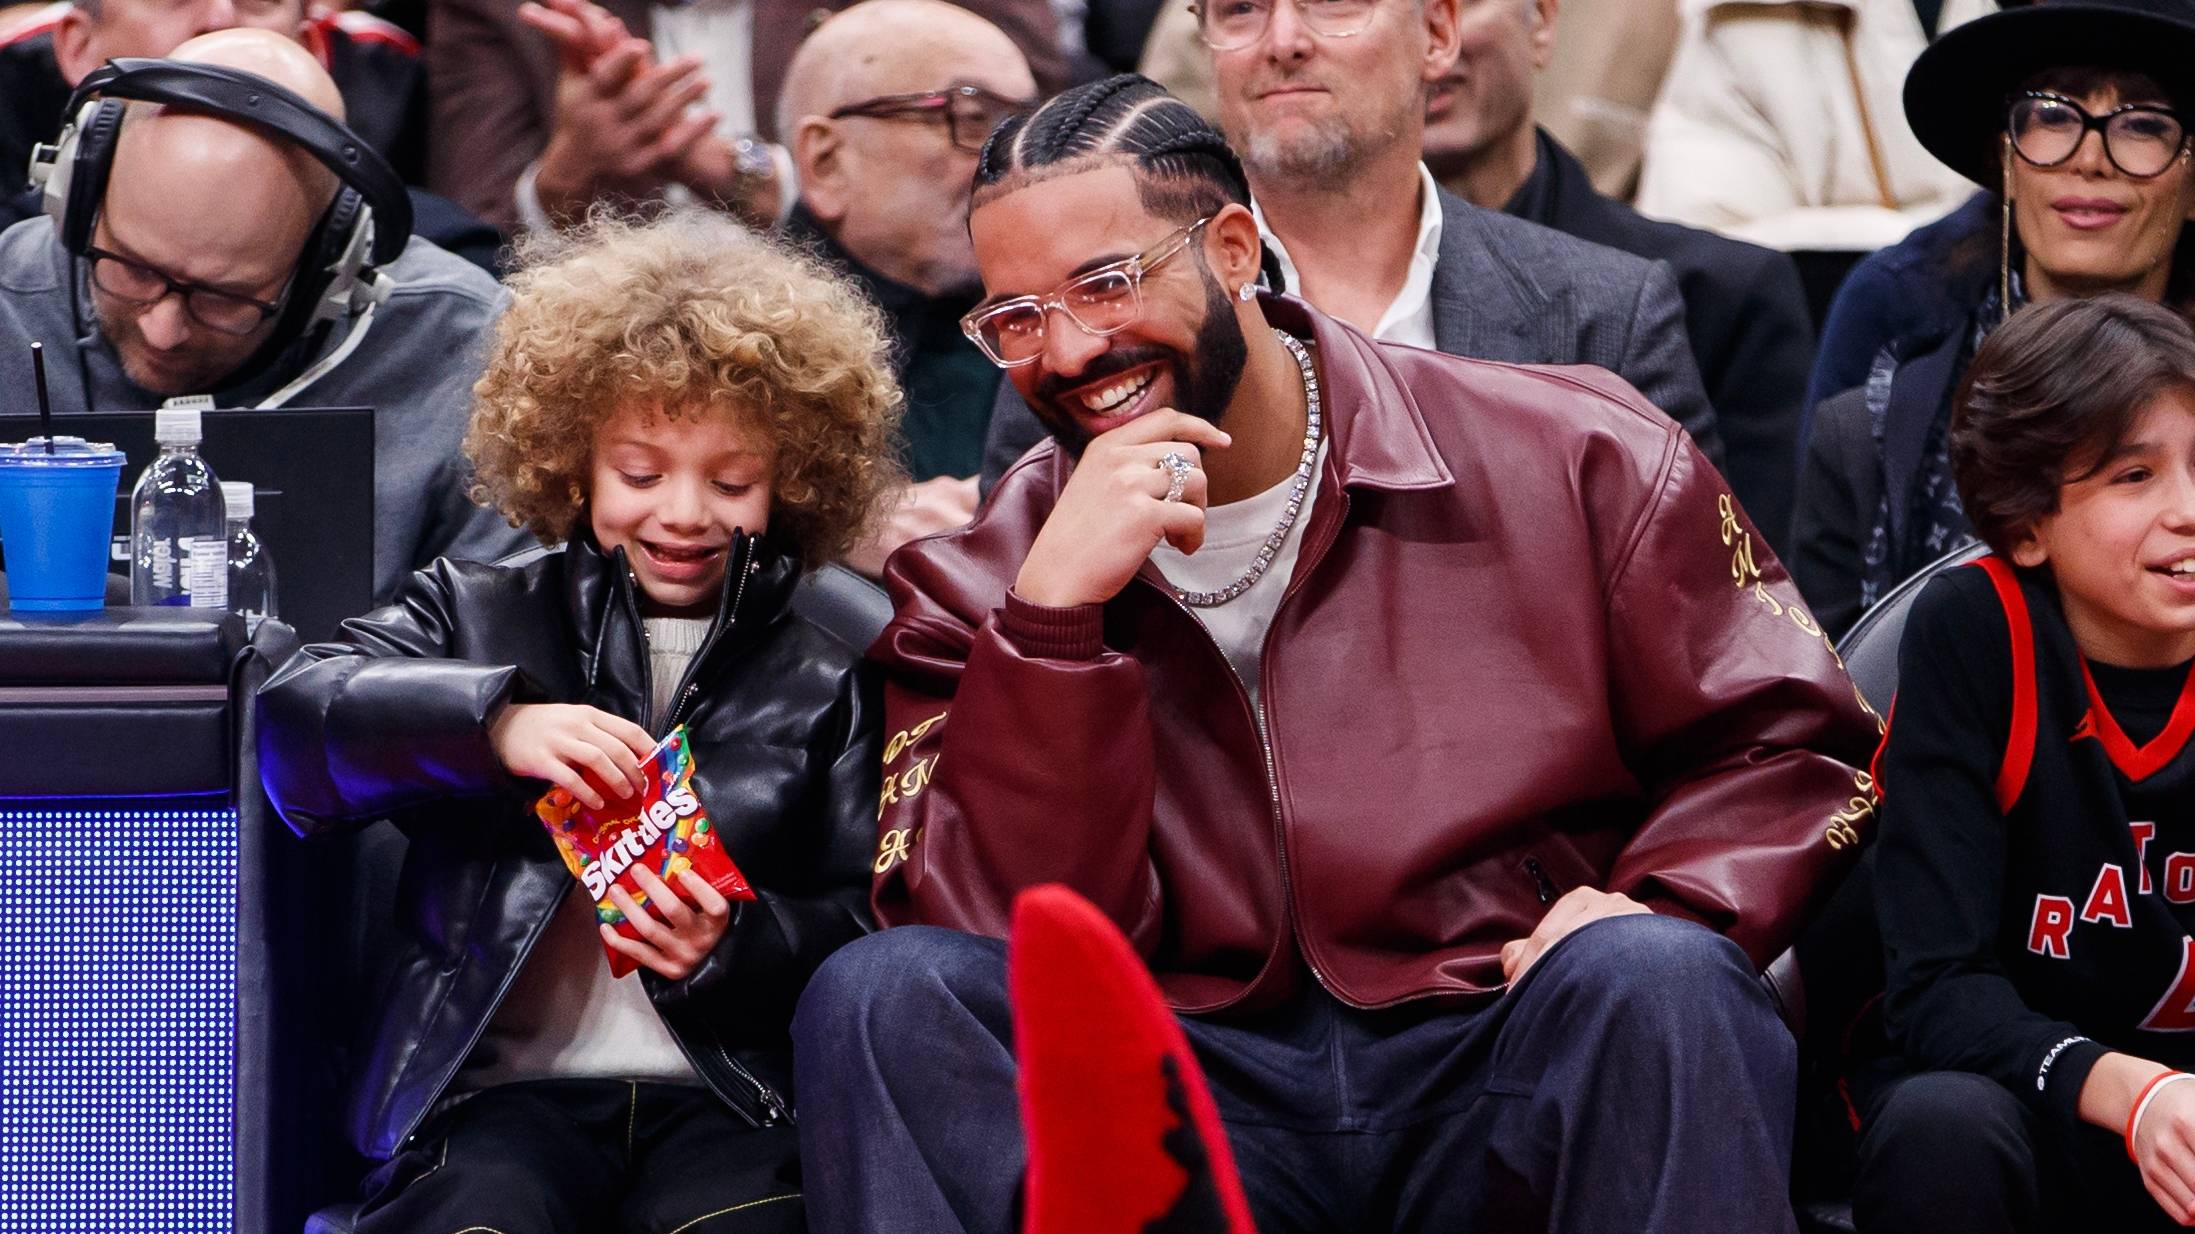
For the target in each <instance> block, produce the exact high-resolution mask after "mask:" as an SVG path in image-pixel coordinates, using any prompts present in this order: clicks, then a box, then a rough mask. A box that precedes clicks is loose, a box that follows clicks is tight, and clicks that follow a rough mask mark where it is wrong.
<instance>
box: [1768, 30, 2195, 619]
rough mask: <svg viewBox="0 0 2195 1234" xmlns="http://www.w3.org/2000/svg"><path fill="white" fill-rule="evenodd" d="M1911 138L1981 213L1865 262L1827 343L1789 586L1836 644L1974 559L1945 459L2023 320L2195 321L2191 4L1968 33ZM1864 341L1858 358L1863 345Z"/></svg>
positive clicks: (1921, 77) (1924, 76)
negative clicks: (2162, 307)
mask: <svg viewBox="0 0 2195 1234" xmlns="http://www.w3.org/2000/svg"><path fill="white" fill-rule="evenodd" d="M1905 112H1906V120H1907V122H1908V123H1909V124H1910V125H1911V126H1912V128H1913V132H1914V134H1915V135H1916V136H1917V137H1919V138H1920V141H1921V144H1922V145H1924V146H1926V147H1927V148H1928V150H1929V152H1930V153H1932V154H1934V155H1935V156H1936V157H1937V158H1939V159H1941V160H1943V162H1944V163H1945V164H1947V165H1948V166H1950V167H1951V168H1953V169H1954V170H1956V171H1958V172H1960V173H1961V174H1962V175H1965V176H1966V177H1967V178H1968V179H1970V180H1973V181H1974V182H1975V183H1976V184H1978V185H1980V186H1981V187H1982V188H1983V189H1984V190H1985V192H1984V193H1982V194H1981V195H1979V196H1977V198H1976V199H1975V200H1974V201H1972V202H1970V203H1968V204H1967V205H1966V206H1964V207H1962V208H1961V209H1960V210H1958V211H1957V212H1955V213H1954V214H1952V215H1951V216H1950V217H1949V218H1947V219H1945V220H1943V221H1942V222H1940V223H1936V224H1932V225H1931V226H1929V227H1925V228H1922V229H1921V230H1919V231H1917V232H1915V233H1914V234H1913V235H1912V236H1910V237H1908V238H1907V239H1906V240H1905V241H1904V242H1903V243H1900V244H1898V245H1895V246H1893V247H1891V248H1889V249H1885V250H1883V251H1882V252H1880V253H1877V254H1875V255H1874V256H1872V257H1870V258H1868V259H1867V261H1865V262H1863V263H1862V264H1861V265H1860V267H1859V268H1858V269H1856V270H1855V271H1854V272H1853V275H1852V278H1851V280H1850V281H1849V283H1848V285H1847V287H1846V289H1845V290H1844V291H1843V292H1841V293H1840V294H1839V297H1838V303H1837V305H1836V306H1835V307H1834V308H1833V309H1832V310H1831V313H1830V319H1829V321H1828V322H1827V324H1826V325H1825V327H1824V330H1823V337H1822V356H1821V359H1820V360H1819V361H1818V367H1817V377H1816V382H1815V385H1816V388H1820V387H1821V386H1822V385H1823V384H1825V383H1824V381H1823V379H1822V376H1821V369H1823V368H1827V367H1830V366H1832V365H1835V364H1836V363H1837V359H1836V358H1837V357H1840V356H1852V355H1856V354H1857V353H1859V352H1861V351H1865V352H1866V353H1867V354H1869V355H1871V356H1872V360H1871V362H1870V363H1869V364H1868V367H1867V368H1866V370H1865V376H1864V380H1855V379H1854V372H1853V371H1849V370H1848V371H1845V372H1843V373H1842V374H1841V376H1840V378H1839V380H1838V382H1837V384H1836V385H1834V386H1832V388H1843V387H1846V386H1856V387H1857V388H1850V389H1847V391H1846V393H1843V394H1840V395H1837V396H1836V397H1832V398H1829V399H1827V400H1825V401H1824V402H1823V403H1822V404H1821V406H1820V407H1818V408H1817V409H1816V410H1815V414H1814V415H1813V417H1812V418H1811V424H1810V429H1809V433H1808V441H1807V444H1806V457H1805V464H1804V467H1803V468H1802V473H1801V475H1800V479H1799V489H1798V494H1797V499H1796V510H1795V512H1794V516H1793V526H1792V540H1793V552H1792V553H1791V555H1790V564H1791V573H1792V576H1793V578H1794V579H1795V580H1796V581H1797V583H1798V585H1799V589H1800V590H1801V591H1802V592H1803V593H1804V594H1805V595H1806V598H1807V601H1808V603H1809V605H1811V606H1812V608H1813V610H1814V614H1815V616H1816V617H1817V618H1818V619H1820V621H1821V622H1822V624H1823V625H1824V626H1825V627H1826V628H1828V629H1830V630H1831V631H1832V632H1841V631H1842V630H1844V629H1846V628H1848V627H1849V626H1850V625H1851V623H1852V622H1853V621H1854V620H1856V619H1857V618H1858V616H1859V615H1860V613H1862V612H1864V611H1865V610H1866V609H1867V608H1868V607H1869V606H1871V605H1873V604H1874V603H1875V602H1876V601H1877V600H1879V599H1881V598H1882V596H1883V595H1884V594H1885V593H1886V592H1888V591H1889V589H1890V588H1892V587H1894V586H1896V585H1897V583H1898V582H1900V581H1901V580H1903V579H1905V578H1906V577H1908V576H1909V575H1911V574H1912V573H1914V572H1915V571H1916V570H1918V569H1919V568H1920V567H1922V566H1924V565H1926V564H1927V563H1928V562H1930V561H1932V560H1934V559H1935V558H1937V557H1939V556H1941V555H1942V554H1943V553H1945V552H1946V551H1948V550H1950V549H1952V548H1956V547H1958V546H1959V545H1961V544H1963V543H1967V542H1970V541H1971V539H1972V531H1971V528H1970V527H1969V525H1968V523H1967V520H1966V516H1965V513H1964V512H1963V511H1962V510H1961V509H1960V508H1959V504H1958V495H1957V493H1956V491H1955V490H1954V488H1953V486H1952V484H1951V473H1950V467H1949V463H1948V456H1947V453H1946V446H1945V432H1946V429H1947V426H1948V424H1949V421H1950V412H1951V398H1952V394H1953V392H1954V391H1955V390H1956V389H1957V387H1958V383H1959V378H1960V377H1961V376H1962V375H1963V374H1964V372H1965V370H1966V364H1967V361H1968V360H1969V358H1971V357H1972V355H1973V354H1974V348H1975V347H1976V346H1977V345H1978V344H1979V343H1980V340H1981V338H1982V337H1983V335H1985V334H1986V333H1987V332H1988V331H1990V330H1991V329H1994V328H1995V327H1996V325H1997V323H1998V322H2000V321H2002V320H2003V319H2004V317H2005V315H2006V313H2007V311H2008V307H2009V309H2017V308H2018V307H2019V306H2020V305H2022V304H2025V303H2027V302H2029V301H2030V300H2050V299H2056V298H2059V297H2062V296H2086V295H2095V294H2098V293H2100V292H2105V291H2122V292H2129V293H2132V294H2135V295H2139V296H2142V297H2144V298H2146V299H2150V300H2155V301H2161V302H2164V303H2166V304H2168V305H2171V306H2173V307H2176V308H2179V309H2181V310H2182V311H2186V310H2187V309H2188V308H2190V307H2191V306H2195V244H2190V243H2183V242H2182V239H2181V237H2182V228H2183V225H2184V224H2185V222H2186V221H2187V218H2188V216H2189V213H2190V210H2191V209H2195V161H2191V159H2190V156H2189V146H2188V139H2187V131H2188V129H2189V128H2191V127H2195V0H2065V2H2052V0H2043V2H2041V3H2036V4H2031V5H2025V6H2022V7H2019V8H2011V7H2007V9H2006V11H2004V12H2000V13H1994V14H1991V15H1989V16H1987V17H1983V18H1979V19H1977V20H1975V21H1971V22H1968V23H1967V24H1965V25H1963V26H1960V27H1958V28H1957V29H1954V30H1952V31H1950V32H1949V33H1947V34H1945V35H1944V36H1943V37H1942V38H1940V39H1938V40H1937V41H1936V42H1935V43H1934V44H1933V45H1931V46H1930V47H1929V48H1928V50H1927V51H1925V52H1923V53H1922V54H1921V57H1920V58H1919V59H1918V60H1917V61H1915V62H1914V65H1913V68H1912V71H1911V72H1910V73H1909V74H1908V75H1907V77H1906V84H1905ZM1858 340H1865V341H1864V342H1862V341H1858Z"/></svg>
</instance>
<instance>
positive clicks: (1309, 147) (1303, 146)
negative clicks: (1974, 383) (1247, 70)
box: [1229, 90, 1426, 186]
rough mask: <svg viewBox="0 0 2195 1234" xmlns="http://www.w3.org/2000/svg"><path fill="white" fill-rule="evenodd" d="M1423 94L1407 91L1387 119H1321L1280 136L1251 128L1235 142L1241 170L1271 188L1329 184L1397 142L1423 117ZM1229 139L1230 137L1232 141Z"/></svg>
mask: <svg viewBox="0 0 2195 1234" xmlns="http://www.w3.org/2000/svg"><path fill="white" fill-rule="evenodd" d="M1425 99H1426V91H1424V90H1412V91H1410V92H1408V95H1407V97H1405V98H1402V99H1400V100H1398V101H1397V104H1396V106H1395V107H1393V108H1391V109H1389V111H1388V112H1387V114H1385V115H1380V116H1371V117H1350V116H1346V115H1329V116H1322V117H1320V118H1319V119H1317V120H1316V121H1313V122H1311V123H1310V124H1309V125H1308V127H1307V129H1306V128H1298V129H1297V131H1295V132H1294V133H1292V134H1290V135H1288V136H1285V137H1284V136H1282V135H1281V134H1279V133H1276V132H1273V131H1271V130H1260V129H1257V128H1255V127H1254V126H1246V127H1250V128H1251V131H1249V132H1247V133H1244V134H1243V135H1242V139H1241V140H1240V141H1238V142H1236V143H1235V144H1236V148H1237V149H1239V150H1241V151H1242V165H1243V167H1244V169H1245V170H1247V171H1248V172H1249V173H1250V176H1251V178H1252V179H1253V180H1267V181H1271V182H1273V183H1276V184H1286V185H1304V186H1318V185H1331V184H1333V183H1334V182H1335V181H1337V180H1339V179H1342V178H1345V177H1347V176H1348V175H1349V173H1350V172H1351V171H1352V170H1353V169H1355V168H1356V167H1357V166H1358V165H1360V164H1361V163H1362V162H1363V161H1364V160H1365V159H1367V158H1369V157H1371V155H1373V154H1374V153H1376V152H1377V151H1380V150H1383V149H1385V148H1387V147H1388V146H1390V145H1393V144H1394V143H1395V142H1397V141H1399V140H1401V139H1402V138H1403V137H1404V136H1405V135H1406V134H1407V133H1408V132H1409V131H1410V126H1411V124H1412V123H1413V122H1418V121H1421V120H1422V118H1423V116H1424V112H1425ZM1233 136H1234V135H1233V134H1229V137H1230V138H1232V137H1233Z"/></svg>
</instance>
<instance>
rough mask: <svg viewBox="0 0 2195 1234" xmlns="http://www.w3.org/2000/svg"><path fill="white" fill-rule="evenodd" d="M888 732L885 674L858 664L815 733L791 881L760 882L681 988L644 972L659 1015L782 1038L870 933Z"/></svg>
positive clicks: (795, 825)
mask: <svg viewBox="0 0 2195 1234" xmlns="http://www.w3.org/2000/svg"><path fill="white" fill-rule="evenodd" d="M883 725H884V715H883V699H882V697H881V691H880V687H879V675H878V672H877V670H876V668H875V666H874V665H870V664H867V663H859V664H857V665H856V666H855V667H854V669H853V670H852V671H850V672H848V673H847V674H846V676H845V678H844V680H843V681H841V683H840V687H839V694H838V698H837V699H836V701H835V702H834V703H833V704H832V707H831V712H830V714H829V715H828V716H826V717H824V718H823V719H822V721H821V722H820V723H819V724H818V726H817V730H818V737H817V742H818V745H819V746H820V747H822V748H821V750H820V757H819V759H818V763H819V765H820V768H821V770H820V773H819V774H818V775H817V777H816V783H815V785H814V787H813V791H812V795H811V798H810V805H809V811H811V812H812V818H808V819H800V820H793V821H791V822H789V823H788V824H787V826H786V828H785V831H786V834H787V835H789V836H791V837H794V838H793V839H791V840H789V841H788V845H789V846H793V847H796V848H797V849H798V851H797V853H796V855H794V856H793V857H792V859H791V860H790V862H788V863H785V865H786V866H789V867H790V869H791V870H792V871H793V873H792V876H791V877H787V876H786V874H785V873H784V868H785V867H784V866H781V867H780V870H779V872H778V874H777V877H774V878H772V879H770V880H768V882H767V884H764V883H763V882H762V881H761V880H757V885H756V887H755V898H754V899H753V900H751V901H747V902H744V903H741V904H739V905H737V909H738V913H737V915H736V916H735V917H734V918H733V920H732V928H731V929H730V930H728V931H726V932H725V935H724V938H723V939H722V940H721V941H720V942H718V944H717V946H716V950H715V951H714V952H712V953H711V954H710V955H709V957H708V958H707V959H705V960H703V961H702V963H701V966H700V967H699V968H697V969H695V970H694V971H693V972H692V973H690V974H688V975H687V976H686V977H685V978H684V979H683V980H680V981H675V982H671V981H664V980H662V979H661V978H659V977H657V976H655V975H654V974H653V973H648V972H646V970H642V971H643V973H644V978H643V980H644V981H645V982H646V983H647V985H648V988H649V989H650V991H651V992H652V994H653V996H654V998H655V1001H656V1003H657V1005H658V1006H661V1007H664V1008H665V1009H667V1010H669V1009H676V1008H680V1007H690V1008H692V1009H693V1010H695V1011H697V1012H701V1013H703V1014H705V1015H707V1016H708V1017H709V1018H710V1019H711V1020H712V1022H714V1023H718V1024H723V1025H728V1026H730V1027H729V1035H730V1036H732V1037H733V1038H734V1039H755V1038H759V1037H767V1036H782V1035H783V1034H784V1032H785V1031H786V1027H785V1026H786V1025H788V1024H790V1023H791V1022H792V1018H793V1005H794V1004H795V1003H796V1002H798V1001H799V1000H800V992H801V991H802V990H803V989H806V988H807V985H808V978H809V977H810V976H812V975H814V973H815V970H816V968H817V967H818V966H819V965H821V964H822V963H823V961H824V958H825V957H827V956H829V955H830V954H831V953H832V952H833V951H836V950H838V949H839V948H840V947H843V946H845V945H846V944H847V943H850V942H852V941H853V940H855V939H856V938H859V937H860V936H861V935H863V934H865V933H867V932H868V931H869V930H870V929H871V928H872V922H871V918H870V915H869V880H870V861H871V853H872V852H873V851H874V845H875V840H876V814H875V804H874V803H875V801H876V791H877V767H878V755H879V753H880V752H881V751H882V749H883V745H884V733H883Z"/></svg>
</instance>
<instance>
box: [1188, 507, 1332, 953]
mask: <svg viewBox="0 0 2195 1234" xmlns="http://www.w3.org/2000/svg"><path fill="white" fill-rule="evenodd" d="M1335 497H1336V498H1337V499H1339V500H1340V502H1341V519H1347V518H1348V517H1349V490H1347V489H1346V488H1344V489H1341V490H1340V491H1338V492H1337V493H1336V494H1335ZM1334 526H1335V527H1337V528H1339V527H1340V526H1341V522H1340V520H1337V521H1336V522H1335V523H1334ZM1303 534H1304V535H1305V536H1309V535H1310V534H1311V529H1310V528H1309V527H1308V526H1306V527H1305V528H1304V529H1303ZM1331 544H1332V540H1331V539H1329V540H1328V541H1327V543H1326V544H1324V545H1321V546H1319V551H1318V554H1317V556H1315V557H1308V558H1307V557H1306V556H1305V553H1306V552H1307V550H1309V549H1310V547H1311V546H1310V544H1309V543H1308V542H1306V543H1305V544H1304V545H1302V546H1301V547H1300V548H1298V549H1297V550H1296V568H1295V570H1294V572H1292V573H1291V574H1290V576H1289V579H1288V584H1287V587H1286V589H1285V590H1283V591H1282V592H1281V597H1280V603H1278V604H1275V605H1274V606H1273V620H1272V621H1271V622H1270V623H1268V624H1267V625H1266V627H1265V637H1264V638H1263V639H1262V640H1260V642H1259V644H1258V681H1259V683H1260V684H1261V685H1266V686H1268V687H1269V686H1270V684H1271V683H1270V681H1269V678H1270V676H1271V675H1270V674H1269V673H1268V672H1267V671H1266V670H1267V667H1268V666H1269V665H1270V664H1271V663H1272V652H1273V628H1274V627H1275V626H1277V625H1279V624H1280V612H1281V610H1282V609H1284V608H1286V607H1287V606H1288V601H1289V600H1290V599H1291V598H1292V597H1293V596H1294V595H1295V594H1296V592H1297V591H1299V590H1301V582H1302V580H1303V579H1304V578H1306V577H1308V576H1307V575H1306V573H1305V572H1304V567H1305V564H1306V562H1308V563H1309V565H1311V566H1312V567H1314V568H1315V567H1316V566H1317V565H1318V562H1319V560H1321V559H1323V558H1324V556H1325V554H1326V549H1327V547H1329V546H1330V545H1331ZM1158 590H1159V591H1160V592H1161V593H1163V594H1164V595H1165V597H1166V598H1167V600H1169V601H1171V602H1172V604H1173V606H1174V607H1175V608H1177V609H1180V610H1181V612H1182V614H1183V615H1184V616H1186V617H1188V618H1189V620H1190V622H1191V623H1192V624H1193V625H1195V626H1196V628H1197V632H1198V633H1200V634H1202V635H1204V642H1205V645H1206V646H1208V647H1210V648H1211V649H1212V652H1213V654H1214V655H1217V656H1218V657H1219V659H1220V662H1221V663H1222V664H1224V665H1226V666H1227V680H1229V681H1231V682H1233V683H1234V686H1235V694H1236V696H1237V697H1239V698H1240V699H1242V705H1243V709H1244V710H1246V711H1248V712H1249V713H1250V718H1251V719H1252V721H1254V722H1255V724H1256V726H1257V730H1258V753H1259V756H1260V758H1261V759H1262V760H1263V763H1264V767H1265V793H1266V804H1267V805H1268V806H1269V807H1270V809H1271V811H1272V817H1273V852H1274V855H1275V856H1276V857H1277V858H1278V860H1279V863H1280V867H1279V868H1280V912H1281V925H1282V928H1284V929H1286V930H1287V931H1288V936H1289V937H1290V938H1292V939H1294V940H1295V943H1296V950H1297V952H1298V953H1300V954H1301V955H1302V956H1303V964H1304V967H1306V968H1308V969H1310V970H1311V979H1312V980H1313V981H1316V982H1317V983H1318V984H1319V985H1320V986H1322V987H1323V986H1325V985H1326V974H1324V973H1322V972H1320V971H1319V966H1318V961H1316V960H1313V959H1312V958H1311V949H1310V948H1308V947H1306V946H1304V945H1303V939H1302V937H1301V936H1300V935H1299V934H1298V933H1297V931H1296V897H1295V892H1294V889H1293V888H1294V884H1293V883H1292V882H1290V880H1289V877H1288V833H1287V823H1286V821H1285V820H1284V819H1283V818H1282V816H1281V810H1280V772H1279V770H1278V769H1277V768H1276V767H1275V766H1274V763H1273V731H1272V728H1271V727H1270V726H1269V725H1268V724H1267V723H1266V719H1265V699H1264V695H1263V694H1262V693H1261V694H1260V695H1259V697H1258V698H1257V699H1256V700H1255V701H1252V699H1251V698H1250V690H1249V687H1247V686H1245V685H1243V684H1242V678H1241V677H1240V676H1238V675H1237V674H1236V672H1235V666H1234V662H1233V661H1231V660H1229V659H1228V658H1227V653H1226V652H1224V651H1221V650H1220V647H1219V643H1218V642H1216V641H1214V640H1213V638H1212V632H1211V631H1210V630H1208V629H1205V626H1204V622H1203V621H1202V620H1201V619H1199V618H1198V617H1197V615H1196V611H1195V610H1193V609H1191V608H1190V607H1189V606H1188V605H1187V604H1185V603H1183V602H1182V599H1181V596H1180V594H1179V593H1177V592H1176V591H1175V590H1174V588H1173V586H1172V585H1171V584H1168V585H1167V586H1164V587H1161V588H1159V589H1158Z"/></svg>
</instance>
